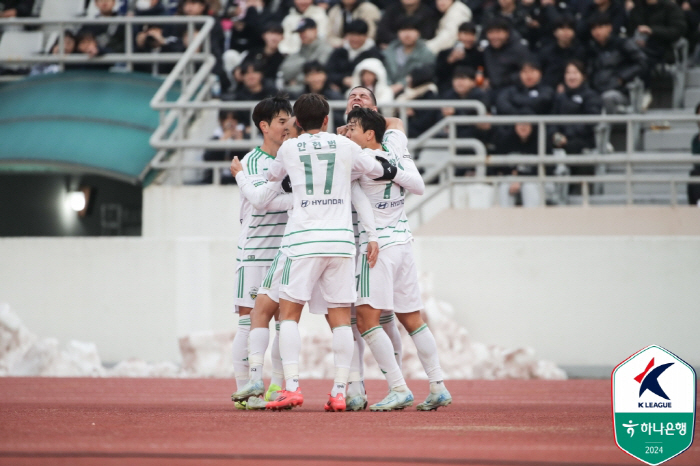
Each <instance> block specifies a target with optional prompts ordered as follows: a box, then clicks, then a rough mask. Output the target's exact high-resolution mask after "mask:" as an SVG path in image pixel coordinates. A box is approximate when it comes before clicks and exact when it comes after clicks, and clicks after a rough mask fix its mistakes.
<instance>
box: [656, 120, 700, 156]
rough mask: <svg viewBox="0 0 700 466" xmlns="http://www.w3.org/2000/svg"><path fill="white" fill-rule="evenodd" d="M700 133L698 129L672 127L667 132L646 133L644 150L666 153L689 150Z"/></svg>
mask: <svg viewBox="0 0 700 466" xmlns="http://www.w3.org/2000/svg"><path fill="white" fill-rule="evenodd" d="M697 132H698V129H697V127H695V128H693V127H678V126H675V127H671V128H670V129H665V130H646V131H644V137H643V142H644V150H647V151H659V150H661V151H665V150H678V151H682V150H688V151H690V143H691V140H692V139H693V136H695V135H696V134H697Z"/></svg>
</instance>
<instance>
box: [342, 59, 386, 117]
mask: <svg viewBox="0 0 700 466" xmlns="http://www.w3.org/2000/svg"><path fill="white" fill-rule="evenodd" d="M356 86H364V87H366V88H368V89H370V90H371V91H372V92H374V95H375V96H376V98H377V104H376V105H378V106H379V107H381V106H382V105H384V104H390V103H391V102H392V101H393V100H394V92H393V91H392V90H391V87H389V79H388V78H387V75H386V68H385V67H384V64H383V63H382V61H381V60H379V59H378V58H367V59H365V60H362V61H361V62H360V63H358V64H357V66H356V67H355V70H354V71H353V72H352V86H350V89H351V90H352V89H353V88H354V87H356ZM348 92H349V91H348Z"/></svg>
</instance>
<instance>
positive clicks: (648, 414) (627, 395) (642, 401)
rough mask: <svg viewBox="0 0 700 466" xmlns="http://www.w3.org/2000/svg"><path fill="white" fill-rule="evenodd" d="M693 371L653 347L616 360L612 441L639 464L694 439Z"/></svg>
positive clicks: (678, 450)
mask: <svg viewBox="0 0 700 466" xmlns="http://www.w3.org/2000/svg"><path fill="white" fill-rule="evenodd" d="M695 397H696V376H695V370H694V369H693V368H692V367H691V366H690V365H688V364H687V363H686V362H685V361H683V360H682V359H680V358H679V357H678V356H676V355H675V354H673V353H671V352H670V351H668V350H667V349H664V348H662V347H660V346H656V345H652V346H648V347H646V348H644V349H643V350H641V351H639V352H637V353H635V354H633V355H632V356H630V357H629V358H627V359H626V360H624V361H623V362H621V363H620V364H619V365H618V366H617V367H616V368H615V370H614V371H613V373H612V411H613V430H614V432H615V443H617V446H618V447H620V449H621V450H622V451H624V452H625V453H627V454H629V455H630V456H632V457H634V458H637V459H638V460H640V461H643V462H644V463H647V464H651V465H657V464H661V463H663V462H665V461H668V460H669V459H671V458H673V457H675V456H678V455H680V454H681V453H683V452H684V451H685V450H687V449H688V448H689V447H690V445H691V444H692V442H693V434H694V430H695Z"/></svg>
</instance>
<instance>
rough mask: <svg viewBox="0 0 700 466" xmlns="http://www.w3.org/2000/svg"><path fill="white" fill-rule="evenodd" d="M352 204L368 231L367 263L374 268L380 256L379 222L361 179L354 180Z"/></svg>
mask: <svg viewBox="0 0 700 466" xmlns="http://www.w3.org/2000/svg"><path fill="white" fill-rule="evenodd" d="M352 205H353V206H354V207H355V211H356V212H357V218H358V219H359V221H360V225H362V228H363V229H364V230H365V233H367V263H368V265H369V267H370V268H372V267H374V265H375V264H376V263H377V257H378V256H379V243H377V241H378V238H377V224H376V222H375V221H374V211H373V209H372V203H371V202H369V198H368V197H367V195H366V194H365V192H364V191H363V190H362V187H361V186H360V182H359V181H353V183H352Z"/></svg>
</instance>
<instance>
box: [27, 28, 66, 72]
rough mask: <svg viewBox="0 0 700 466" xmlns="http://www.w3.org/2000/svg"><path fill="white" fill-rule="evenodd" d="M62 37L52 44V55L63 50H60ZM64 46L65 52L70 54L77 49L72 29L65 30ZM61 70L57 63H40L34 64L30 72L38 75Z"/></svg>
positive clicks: (58, 53)
mask: <svg viewBox="0 0 700 466" xmlns="http://www.w3.org/2000/svg"><path fill="white" fill-rule="evenodd" d="M60 46H61V44H60V39H59V38H56V42H54V44H53V45H52V46H51V51H50V53H51V54H52V55H60V53H61V50H60ZM63 47H64V49H63V50H64V53H65V54H66V55H69V54H71V53H73V52H74V51H75V34H73V33H72V32H71V31H70V30H68V29H66V30H65V31H63ZM60 72H61V66H60V65H59V64H57V63H39V64H36V65H34V66H32V70H31V72H30V73H29V74H30V75H36V74H53V73H60Z"/></svg>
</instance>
